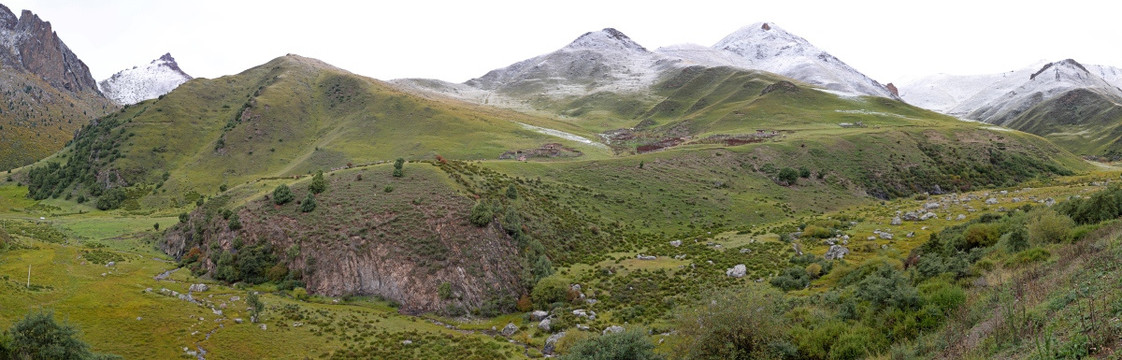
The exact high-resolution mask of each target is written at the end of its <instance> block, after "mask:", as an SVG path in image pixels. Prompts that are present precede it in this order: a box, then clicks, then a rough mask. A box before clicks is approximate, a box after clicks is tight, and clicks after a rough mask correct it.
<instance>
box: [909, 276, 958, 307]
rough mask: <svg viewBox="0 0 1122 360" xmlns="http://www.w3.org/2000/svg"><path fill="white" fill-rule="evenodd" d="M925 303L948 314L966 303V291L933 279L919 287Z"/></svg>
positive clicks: (944, 281)
mask: <svg viewBox="0 0 1122 360" xmlns="http://www.w3.org/2000/svg"><path fill="white" fill-rule="evenodd" d="M919 293H920V295H921V296H923V302H924V303H926V304H928V305H933V306H935V307H936V308H937V309H938V310H939V311H940V312H941V313H943V314H946V313H948V312H950V311H951V310H954V309H957V308H958V307H959V306H961V305H962V304H964V303H966V291H965V290H963V289H962V288H961V287H959V286H957V285H954V284H951V283H949V282H947V281H946V280H943V279H931V280H927V281H925V282H923V283H922V284H920V285H919Z"/></svg>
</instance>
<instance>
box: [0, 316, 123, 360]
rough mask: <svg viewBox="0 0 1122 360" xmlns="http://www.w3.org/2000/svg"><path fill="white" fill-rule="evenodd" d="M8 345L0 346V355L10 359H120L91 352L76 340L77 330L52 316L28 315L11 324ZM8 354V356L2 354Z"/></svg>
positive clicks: (80, 341) (86, 346) (88, 347)
mask: <svg viewBox="0 0 1122 360" xmlns="http://www.w3.org/2000/svg"><path fill="white" fill-rule="evenodd" d="M9 332H10V333H11V334H10V335H11V343H10V344H7V345H6V346H5V345H3V344H0V355H6V357H5V358H11V359H119V358H120V357H118V356H116V355H107V354H96V353H93V352H90V346H89V345H88V344H86V343H85V342H83V341H82V340H80V339H78V338H77V334H78V330H77V329H75V328H74V327H72V326H69V325H65V324H59V323H57V322H55V319H54V314H53V313H50V312H46V313H32V314H27V316H25V317H24V318H23V320H20V321H19V322H17V323H15V325H12V328H11V329H10V330H9ZM3 352H7V354H2V353H3Z"/></svg>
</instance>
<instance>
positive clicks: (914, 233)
mask: <svg viewBox="0 0 1122 360" xmlns="http://www.w3.org/2000/svg"><path fill="white" fill-rule="evenodd" d="M907 237H909V238H914V237H916V232H915V231H911V232H908V235H907Z"/></svg>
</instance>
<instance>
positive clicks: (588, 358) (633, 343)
mask: <svg viewBox="0 0 1122 360" xmlns="http://www.w3.org/2000/svg"><path fill="white" fill-rule="evenodd" d="M654 347H655V346H654V343H651V341H650V340H649V339H647V332H646V330H643V329H640V328H631V329H628V330H626V331H623V332H619V333H609V334H605V335H601V336H596V337H592V338H588V339H586V340H583V341H580V342H577V343H576V344H573V346H572V347H570V348H569V349H568V351H569V353H568V354H565V355H563V356H561V357H560V359H562V360H647V359H663V357H662V356H660V355H658V354H655V352H654Z"/></svg>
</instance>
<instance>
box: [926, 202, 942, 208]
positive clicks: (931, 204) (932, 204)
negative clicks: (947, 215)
mask: <svg viewBox="0 0 1122 360" xmlns="http://www.w3.org/2000/svg"><path fill="white" fill-rule="evenodd" d="M923 208H924V209H925V210H935V209H938V208H939V203H937V202H929V203H926V204H923Z"/></svg>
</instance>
